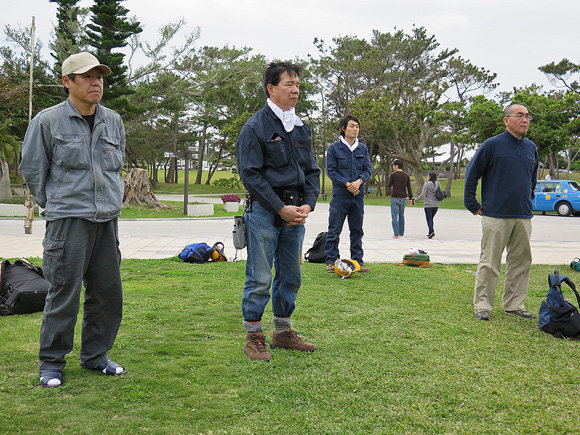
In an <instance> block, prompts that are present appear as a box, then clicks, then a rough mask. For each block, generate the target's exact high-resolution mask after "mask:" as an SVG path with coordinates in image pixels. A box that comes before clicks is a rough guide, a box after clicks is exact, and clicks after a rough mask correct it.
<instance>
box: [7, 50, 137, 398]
mask: <svg viewBox="0 0 580 435" xmlns="http://www.w3.org/2000/svg"><path fill="white" fill-rule="evenodd" d="M110 73H111V70H110V69H109V67H107V66H106V65H102V64H100V63H99V61H98V60H97V58H96V57H94V56H93V55H91V54H90V53H78V54H74V55H72V56H70V57H68V58H67V59H66V60H65V61H64V62H63V64H62V83H63V86H64V89H65V93H66V94H68V99H67V100H66V101H64V102H62V103H60V104H57V105H56V106H53V107H49V108H48V109H45V110H43V111H41V112H40V113H39V114H38V115H36V117H35V118H34V119H33V120H32V122H31V123H30V125H29V127H28V130H27V132H26V136H25V138H24V144H23V147H22V162H21V164H20V167H19V170H20V173H21V174H22V176H23V177H24V179H25V181H26V184H27V186H28V188H29V189H30V192H31V193H32V195H33V196H34V199H35V201H36V202H37V204H38V205H39V206H40V207H42V208H44V211H43V213H42V215H43V217H44V219H45V220H46V233H45V238H44V241H43V247H44V254H43V261H42V266H43V270H44V275H45V277H46V279H47V280H48V281H49V282H50V283H51V287H50V289H49V292H48V296H47V298H46V304H45V308H44V316H43V320H42V326H41V328H40V351H39V365H38V366H39V372H40V383H41V385H42V386H43V387H58V386H60V385H61V384H62V381H63V375H62V371H63V369H64V367H65V365H66V361H65V355H66V354H68V353H69V352H71V350H72V348H73V340H74V328H75V324H76V320H77V314H78V311H79V305H80V293H81V285H82V284H84V286H85V289H86V290H85V302H84V312H83V323H82V325H83V327H82V341H81V351H80V363H81V365H82V366H83V367H84V368H87V369H91V370H98V371H100V372H102V373H104V374H106V375H121V374H123V373H126V371H125V369H124V368H123V367H121V366H120V365H118V364H117V363H115V362H114V361H112V360H111V359H110V358H109V356H108V354H107V352H108V351H109V350H110V349H111V348H112V347H113V343H114V341H115V338H116V336H117V331H118V330H119V325H120V323H121V316H122V305H123V295H122V285H121V274H120V261H121V253H120V251H119V237H118V229H117V218H118V216H119V215H120V214H121V208H122V205H123V204H122V202H123V190H124V184H123V180H122V177H121V172H122V169H123V164H124V158H125V130H124V127H123V122H122V120H121V117H120V116H119V115H118V114H117V113H116V112H114V111H112V110H109V109H107V108H105V107H103V106H101V105H100V104H99V102H100V101H101V98H102V96H103V76H106V75H109V74H110Z"/></svg>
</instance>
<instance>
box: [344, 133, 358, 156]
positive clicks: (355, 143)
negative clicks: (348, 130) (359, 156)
mask: <svg viewBox="0 0 580 435" xmlns="http://www.w3.org/2000/svg"><path fill="white" fill-rule="evenodd" d="M340 141H341V142H342V143H343V144H345V145H346V146H347V147H348V149H350V151H351V152H353V151H354V150H356V147H358V137H355V138H354V143H353V144H352V145H351V144H349V143H348V142H347V141H346V139H345V138H344V136H343V135H340Z"/></svg>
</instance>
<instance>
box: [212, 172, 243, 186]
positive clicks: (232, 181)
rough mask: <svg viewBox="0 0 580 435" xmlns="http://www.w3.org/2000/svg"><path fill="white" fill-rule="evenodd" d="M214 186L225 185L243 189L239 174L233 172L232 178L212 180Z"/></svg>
mask: <svg viewBox="0 0 580 435" xmlns="http://www.w3.org/2000/svg"><path fill="white" fill-rule="evenodd" d="M213 185H214V186H218V187H226V188H228V189H243V188H244V185H243V184H242V180H240V177H239V175H237V174H235V175H234V176H233V177H232V178H220V179H219V180H215V181H214V182H213Z"/></svg>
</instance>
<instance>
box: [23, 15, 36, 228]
mask: <svg viewBox="0 0 580 435" xmlns="http://www.w3.org/2000/svg"><path fill="white" fill-rule="evenodd" d="M33 83H34V17H32V27H31V30H30V81H29V86H28V87H29V89H28V123H29V124H30V120H31V119H32V84H33ZM24 206H25V207H26V219H24V234H32V222H33V221H34V203H33V201H32V199H30V190H28V186H26V201H25V202H24Z"/></svg>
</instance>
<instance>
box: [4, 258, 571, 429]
mask: <svg viewBox="0 0 580 435" xmlns="http://www.w3.org/2000/svg"><path fill="white" fill-rule="evenodd" d="M33 260H35V261H38V263H40V261H39V260H36V259H33ZM370 266H371V268H372V271H371V273H369V274H365V275H362V274H359V275H355V276H354V277H353V278H350V279H347V280H341V279H339V278H338V277H337V276H336V275H331V274H328V273H326V272H325V271H324V267H323V265H315V264H314V265H313V264H305V265H304V266H303V285H302V288H301V291H300V295H299V297H298V302H297V309H296V312H295V314H294V317H293V320H294V327H295V329H296V330H297V331H298V332H299V333H300V334H301V335H302V336H303V337H304V338H305V339H307V340H309V341H312V342H314V343H315V344H316V345H317V346H318V350H317V351H316V352H313V353H308V354H306V353H300V352H293V351H287V350H282V349H277V350H274V351H272V355H273V360H272V362H271V363H263V362H255V361H250V360H249V359H248V358H247V357H246V356H245V355H244V353H243V352H242V348H243V344H244V332H243V326H242V318H241V308H240V301H241V295H242V287H243V284H244V281H245V276H244V268H245V262H237V263H231V262H227V263H225V262H219V263H207V264H202V265H195V264H188V263H183V262H180V261H177V260H175V259H167V260H126V261H123V264H122V274H123V280H124V288H125V302H124V304H125V306H124V319H123V323H122V325H121V330H120V332H119V336H118V338H117V341H116V344H115V347H114V348H113V350H112V351H111V353H110V355H111V357H112V358H113V359H115V360H116V361H118V362H120V363H122V364H123V365H124V366H125V367H126V368H127V369H128V371H129V373H128V374H126V375H124V376H122V377H118V378H117V377H107V376H103V375H101V374H99V373H95V372H90V371H86V370H83V369H81V368H80V366H79V359H78V353H79V343H80V335H79V333H80V321H79V325H77V335H76V340H75V348H74V350H73V352H72V353H71V354H70V355H69V357H68V365H67V367H66V369H65V378H64V381H65V383H64V384H63V386H62V387H61V388H59V389H43V388H41V387H40V386H39V383H38V378H37V366H36V364H37V353H38V334H39V327H40V322H41V317H42V315H41V313H35V314H30V315H21V316H13V317H4V318H0V325H1V331H2V338H3V340H2V341H1V344H0V349H1V354H2V358H1V359H0V367H1V369H0V373H1V374H2V382H1V383H0V401H1V403H2V423H1V425H2V433H6V434H11V435H12V434H43V435H45V434H46V435H50V434H74V435H83V434H87V435H89V434H90V435H94V434H122V435H128V434H156V435H157V434H159V435H161V434H163V435H165V434H206V435H209V434H276V435H278V434H365V435H366V434H517V435H521V434H576V433H578V427H580V415H579V413H578V403H580V390H579V389H578V381H579V374H578V361H579V359H580V341H569V340H557V339H554V338H553V337H551V336H548V335H546V334H544V333H542V332H541V331H539V330H538V324H537V320H534V321H530V320H524V319H520V318H516V317H513V316H507V315H505V314H503V312H502V311H501V310H500V309H499V307H500V306H501V305H500V300H499V298H500V293H501V292H498V300H496V305H495V306H496V310H494V311H493V312H492V317H493V318H492V321H491V322H483V321H478V320H475V318H474V316H473V309H472V298H473V290H472V289H473V282H474V278H475V277H474V270H475V266H469V265H439V264H436V265H435V266H434V267H433V268H432V269H417V268H408V267H398V266H396V265H394V264H371V265H370ZM560 270H562V271H566V272H565V273H567V272H568V271H569V268H568V266H567V265H562V266H561V267H560ZM551 271H553V269H552V267H548V266H541V265H537V266H532V269H531V281H530V294H529V297H528V301H527V308H528V309H529V310H530V311H532V312H535V313H537V312H538V308H539V306H540V303H541V301H542V299H543V298H544V297H545V294H546V291H547V284H546V283H547V279H546V275H547V274H548V273H549V272H551ZM578 276H580V275H577V274H575V275H571V278H572V280H575V281H580V279H578ZM502 285H503V284H502V282H500V287H501V286H502ZM271 318H272V313H271V310H270V307H269V306H268V309H267V311H266V314H265V316H264V326H265V328H266V330H268V331H269V330H270V329H271V327H272V320H271ZM267 336H268V337H270V334H269V333H268V334H267Z"/></svg>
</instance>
